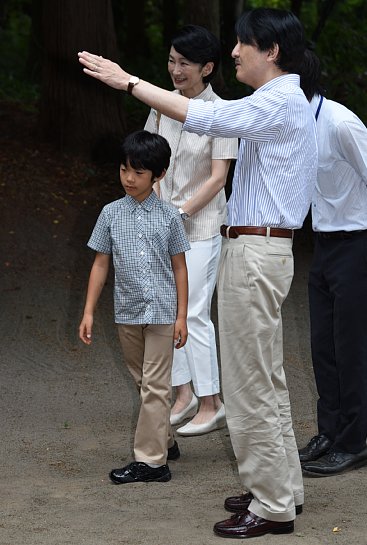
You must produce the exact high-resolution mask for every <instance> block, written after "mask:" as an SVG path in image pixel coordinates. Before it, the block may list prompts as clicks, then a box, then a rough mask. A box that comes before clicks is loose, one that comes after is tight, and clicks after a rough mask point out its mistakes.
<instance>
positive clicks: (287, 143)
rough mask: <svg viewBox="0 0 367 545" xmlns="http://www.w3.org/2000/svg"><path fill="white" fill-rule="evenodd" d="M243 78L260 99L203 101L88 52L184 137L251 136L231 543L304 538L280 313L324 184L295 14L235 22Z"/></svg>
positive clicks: (233, 320) (231, 361)
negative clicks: (238, 489) (300, 239)
mask: <svg viewBox="0 0 367 545" xmlns="http://www.w3.org/2000/svg"><path fill="white" fill-rule="evenodd" d="M236 33H237V44H236V46H235V47H234V49H233V51H232V57H233V59H234V62H235V69H236V77H237V79H238V81H240V82H242V83H245V84H247V85H250V86H251V87H252V88H253V89H255V92H254V93H253V94H252V95H251V96H248V97H245V98H242V99H239V100H230V101H228V100H220V99H218V100H215V101H214V102H211V101H207V102H205V101H203V100H192V99H188V98H186V97H184V96H180V95H177V94H175V93H172V92H170V91H165V90H163V89H160V88H158V87H156V86H154V85H151V84H150V83H148V82H146V81H142V80H140V79H139V78H137V77H136V76H131V75H130V74H128V73H127V72H125V71H124V70H123V69H122V68H120V67H119V66H118V65H117V64H115V63H112V62H111V61H109V60H107V59H103V58H101V57H98V56H97V55H93V54H91V53H88V52H81V53H79V60H80V62H81V63H82V64H83V65H84V71H85V73H86V74H88V75H90V76H92V77H94V78H96V79H98V80H100V81H102V82H104V83H106V84H108V85H110V86H112V87H114V88H117V89H121V90H124V91H126V90H127V91H128V92H129V91H130V92H131V93H133V95H134V96H135V97H136V98H138V99H139V100H142V101H143V102H145V103H146V104H148V105H149V106H151V107H153V108H155V109H156V110H159V111H160V112H162V113H163V114H164V115H167V116H168V117H172V118H173V119H176V120H178V121H181V122H183V123H184V125H183V128H184V130H187V131H191V132H194V133H197V134H200V135H201V134H209V135H212V136H217V137H218V136H220V137H225V138H240V139H241V141H240V148H239V155H238V160H237V163H236V168H235V173H234V178H233V189H232V194H231V197H230V199H229V202H228V225H223V226H222V227H221V234H222V236H223V248H222V255H221V263H220V267H219V277H218V284H217V285H218V320H219V339H220V349H221V364H222V385H223V396H224V403H225V406H226V416H227V423H228V428H229V431H230V436H231V442H232V445H233V449H234V453H235V456H236V460H237V465H238V470H239V477H240V481H241V486H242V488H243V489H244V490H245V491H246V492H245V493H243V494H241V495H240V496H233V497H230V498H227V499H226V501H225V508H226V509H227V510H229V511H236V512H237V511H239V513H238V514H235V515H234V516H233V517H231V518H229V519H226V520H223V521H220V522H217V523H216V524H215V525H214V532H215V533H216V534H217V535H219V536H221V537H229V538H250V537H257V536H261V535H265V534H274V533H275V534H286V533H291V532H293V531H294V519H295V515H296V513H297V512H298V513H299V512H300V511H301V510H302V504H303V499H304V490H303V481H302V472H301V465H300V461H299V457H298V450H297V445H296V441H295V437H294V432H293V426H292V418H291V411H290V402H289V394H288V389H287V384H286V379H285V373H284V369H283V342H282V316H281V309H282V304H283V302H284V300H285V299H286V297H287V294H288V291H289V288H290V285H291V282H292V278H293V253H292V241H293V234H294V230H295V229H299V228H300V227H301V226H302V224H303V221H304V218H305V216H306V214H307V212H308V210H309V207H310V203H311V195H312V192H313V188H314V184H315V180H316V167H317V146H316V127H315V120H314V118H313V115H312V112H311V109H310V107H309V104H308V102H307V99H306V97H305V95H304V93H303V92H302V90H301V88H300V78H299V76H298V75H297V74H298V72H297V71H298V69H299V66H300V64H301V63H302V62H303V60H304V54H305V40H304V32H303V28H302V25H301V23H300V21H299V20H298V19H297V17H296V16H295V15H294V14H292V13H291V12H288V11H283V10H277V9H271V8H258V9H254V10H250V11H248V12H245V13H244V14H243V15H242V16H241V17H240V19H239V20H238V22H237V25H236Z"/></svg>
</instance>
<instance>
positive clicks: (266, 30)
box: [236, 8, 306, 73]
mask: <svg viewBox="0 0 367 545" xmlns="http://www.w3.org/2000/svg"><path fill="white" fill-rule="evenodd" d="M236 33H237V36H238V38H239V40H240V42H241V43H243V44H248V45H255V46H257V47H258V48H259V50H260V51H267V50H268V49H270V48H271V47H273V45H274V44H278V46H279V55H278V58H277V60H276V62H275V64H276V65H277V66H278V67H279V68H280V69H281V70H283V71H284V72H291V73H297V72H298V71H297V67H299V66H300V64H301V62H302V60H303V54H304V51H305V47H306V45H305V36H304V30H303V26H302V24H301V22H300V20H299V19H298V18H297V17H296V16H295V15H294V14H293V13H292V12H291V11H285V10H280V9H273V8H256V9H253V10H250V11H246V12H245V13H243V14H242V15H241V17H240V18H239V20H238V21H237V23H236Z"/></svg>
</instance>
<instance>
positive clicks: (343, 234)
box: [316, 229, 367, 239]
mask: <svg viewBox="0 0 367 545" xmlns="http://www.w3.org/2000/svg"><path fill="white" fill-rule="evenodd" d="M363 233H367V230H366V229H358V230H356V231H322V232H321V231H316V234H317V236H319V237H321V238H339V239H340V238H352V237H355V236H357V235H362V234H363Z"/></svg>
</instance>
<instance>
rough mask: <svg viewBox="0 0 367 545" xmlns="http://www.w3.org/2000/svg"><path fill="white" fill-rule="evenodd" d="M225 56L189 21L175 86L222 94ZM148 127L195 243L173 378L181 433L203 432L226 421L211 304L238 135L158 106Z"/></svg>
mask: <svg viewBox="0 0 367 545" xmlns="http://www.w3.org/2000/svg"><path fill="white" fill-rule="evenodd" d="M219 61H220V44H219V41H218V39H217V38H216V37H215V36H214V35H213V34H212V33H211V32H209V31H208V30H206V29H205V28H203V27H200V26H196V25H187V26H185V27H183V28H182V29H181V30H180V31H179V32H178V33H177V34H176V35H175V36H174V38H173V40H172V47H171V50H170V53H169V59H168V72H169V74H170V76H171V78H172V82H173V85H174V87H175V91H174V92H177V93H181V94H182V95H184V96H186V97H188V98H200V99H203V100H210V101H214V100H215V99H216V98H218V96H217V95H216V94H215V93H214V92H213V89H212V87H211V85H210V83H209V82H210V80H211V79H212V78H213V76H214V75H215V73H216V71H217V69H218V65H219ZM145 128H146V129H147V130H149V131H151V132H159V134H161V135H162V136H164V137H165V138H166V139H167V140H168V142H169V144H170V146H171V149H172V156H171V163H170V167H169V169H168V171H167V174H166V176H165V178H164V179H162V180H161V182H160V183H159V187H156V188H155V189H156V191H157V193H158V194H159V195H160V197H161V198H162V199H163V200H164V201H168V202H170V203H171V204H173V205H174V206H176V207H177V208H178V209H179V211H180V212H181V217H182V220H183V221H184V225H185V228H186V233H187V235H188V238H189V241H190V245H191V250H189V251H188V252H186V261H187V268H188V275H189V306H188V317H187V323H188V330H189V337H188V341H187V344H186V346H185V347H184V348H183V349H182V350H179V351H175V355H174V360H173V369H172V385H173V386H175V387H176V400H175V404H174V406H173V407H172V410H171V424H173V425H176V424H180V423H181V422H183V421H184V420H185V419H187V418H190V417H192V416H193V417H194V418H193V419H192V420H191V421H190V422H189V423H187V424H186V425H185V426H183V427H181V428H179V429H178V430H177V433H178V434H180V435H200V434H204V433H208V432H210V431H213V430H216V429H219V428H221V427H223V426H224V425H225V411H224V405H223V404H222V402H221V400H220V397H219V395H218V394H219V391H220V385H219V372H218V361H217V351H216V342H215V331H214V325H213V323H212V322H211V320H210V307H211V300H212V296H213V292H214V288H215V282H216V275H217V269H218V264H219V258H220V250H221V236H220V234H219V228H220V225H221V224H223V223H225V219H226V199H225V193H224V185H225V182H226V178H227V174H228V169H229V166H230V162H231V159H234V158H236V157H237V147H238V143H237V140H236V139H226V138H212V137H208V136H198V135H196V134H192V133H188V132H185V131H183V130H182V124H181V123H180V122H178V121H174V120H172V119H170V118H168V117H165V116H163V115H162V116H161V115H160V114H159V112H156V111H155V110H152V111H151V112H150V115H149V117H148V120H147V123H146V125H145ZM191 382H192V385H193V388H194V392H195V393H193V392H192V390H191V385H190V383H191ZM198 398H199V400H200V404H199V401H198Z"/></svg>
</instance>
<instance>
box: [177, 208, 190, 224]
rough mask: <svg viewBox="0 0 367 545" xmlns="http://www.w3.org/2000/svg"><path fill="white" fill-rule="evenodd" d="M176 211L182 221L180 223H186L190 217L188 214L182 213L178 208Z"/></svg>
mask: <svg viewBox="0 0 367 545" xmlns="http://www.w3.org/2000/svg"><path fill="white" fill-rule="evenodd" d="M178 211H179V212H180V214H181V219H182V221H186V220H187V219H189V217H190V216H189V214H188V213H187V212H184V211H183V210H182V208H179V209H178Z"/></svg>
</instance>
